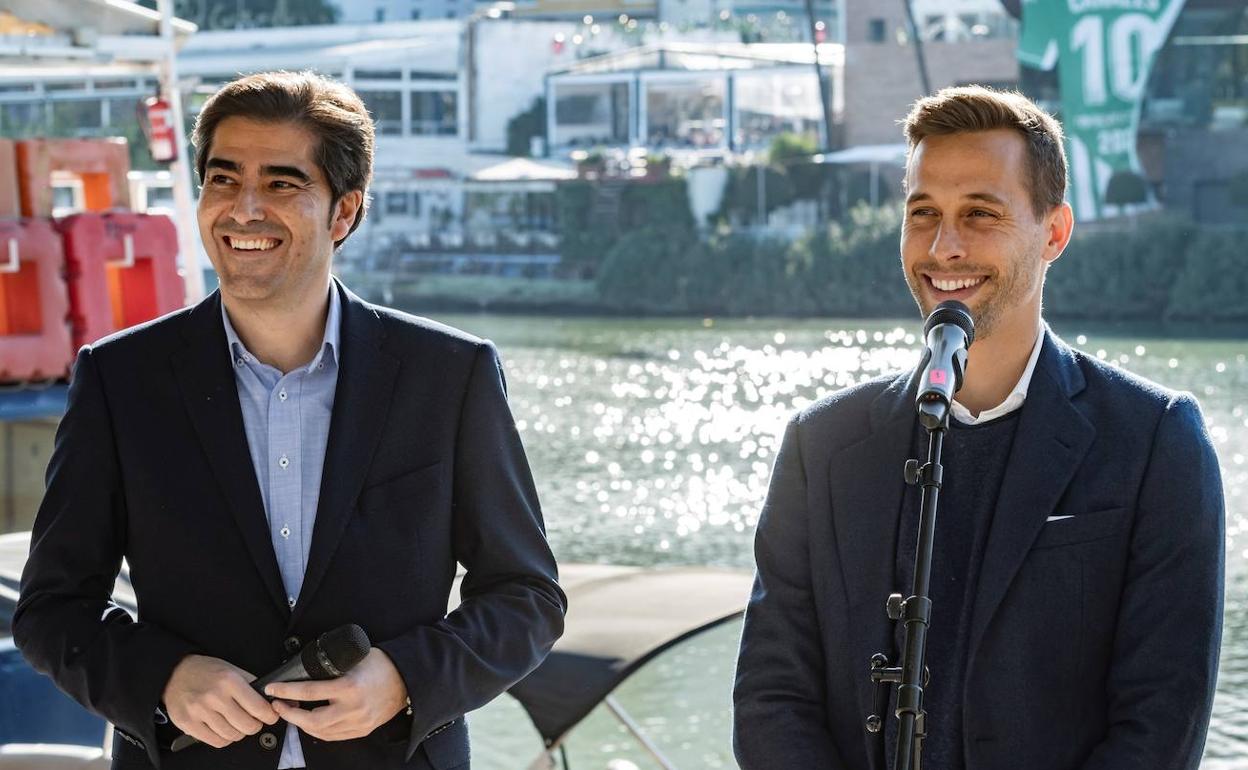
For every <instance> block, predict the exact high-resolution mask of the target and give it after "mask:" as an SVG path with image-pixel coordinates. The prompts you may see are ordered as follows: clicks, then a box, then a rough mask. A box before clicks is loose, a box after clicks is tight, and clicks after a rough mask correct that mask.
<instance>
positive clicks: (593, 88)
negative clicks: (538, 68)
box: [554, 83, 632, 147]
mask: <svg viewBox="0 0 1248 770" xmlns="http://www.w3.org/2000/svg"><path fill="white" fill-rule="evenodd" d="M631 122H632V117H631V105H630V103H629V95H628V84H627V83H584V84H582V83H570V84H563V85H559V86H558V87H557V89H556V91H555V138H554V143H555V144H556V145H557V146H560V147H577V146H585V147H592V146H594V145H603V144H605V145H618V144H628V139H629V131H628V128H629V124H630V123H631Z"/></svg>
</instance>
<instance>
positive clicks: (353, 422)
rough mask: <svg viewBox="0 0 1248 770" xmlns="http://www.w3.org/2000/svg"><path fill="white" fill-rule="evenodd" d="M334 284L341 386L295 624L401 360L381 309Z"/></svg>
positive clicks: (359, 481) (322, 568)
mask: <svg viewBox="0 0 1248 770" xmlns="http://www.w3.org/2000/svg"><path fill="white" fill-rule="evenodd" d="M334 284H335V287H336V288H337V290H338V291H339V292H340V293H341V297H342V327H341V331H340V335H339V337H340V340H339V347H340V351H339V359H338V386H337V390H336V391H335V393H334V407H333V414H332V415H331V416H330V422H329V442H328V444H327V445H326V448H325V464H324V467H323V469H322V471H321V492H320V499H319V502H318V504H317V509H316V524H315V525H314V526H313V528H312V546H311V551H310V553H309V554H308V565H307V569H306V571H305V572H304V577H303V587H302V589H301V590H300V592H299V602H298V604H297V605H296V608H295V612H294V615H293V616H292V618H291V623H292V625H293V624H294V623H295V622H296V621H297V620H298V618H299V616H300V615H301V614H302V612H303V611H304V609H305V608H306V607H307V605H308V601H309V599H311V598H312V595H313V594H314V593H315V591H316V589H317V586H318V585H320V582H321V579H322V578H323V577H324V576H325V572H326V570H327V569H328V568H329V563H330V561H331V560H332V559H333V556H334V551H335V550H337V548H338V541H339V540H341V539H342V533H343V530H345V529H346V526H347V522H348V521H349V520H350V518H351V511H352V509H353V506H354V503H355V500H356V497H357V496H358V495H359V493H360V489H361V488H362V487H363V485H364V477H365V475H366V474H367V473H368V469H369V466H370V465H371V464H372V458H373V453H374V452H375V451H376V449H377V444H378V442H379V441H380V440H381V434H382V430H383V429H384V428H385V426H386V419H387V417H388V415H389V409H390V402H391V400H392V397H393V394H394V384H395V380H396V378H397V376H398V372H399V361H398V359H397V358H395V357H394V356H392V355H390V354H389V353H387V352H385V351H384V350H382V349H381V343H382V340H383V339H384V336H385V332H384V329H383V327H382V322H381V318H380V317H379V316H378V315H377V312H376V311H375V310H373V309H372V308H370V307H369V306H368V305H366V304H365V303H364V302H363V301H362V300H361V299H360V298H359V297H357V296H355V295H354V294H352V293H351V292H349V291H347V290H346V288H345V287H343V286H342V284H340V283H338V281H337V280H336V279H335V281H334Z"/></svg>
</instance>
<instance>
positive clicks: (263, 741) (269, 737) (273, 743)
mask: <svg viewBox="0 0 1248 770" xmlns="http://www.w3.org/2000/svg"><path fill="white" fill-rule="evenodd" d="M260 746H261V747H262V748H265V749H275V748H277V736H276V735H274V734H273V733H260Z"/></svg>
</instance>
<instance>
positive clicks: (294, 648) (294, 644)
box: [282, 636, 303, 654]
mask: <svg viewBox="0 0 1248 770" xmlns="http://www.w3.org/2000/svg"><path fill="white" fill-rule="evenodd" d="M282 646H283V647H285V648H286V652H288V653H291V654H294V653H296V652H299V648H300V647H302V646H303V641H302V640H301V639H300V638H299V637H297V636H289V637H286V641H284V642H282Z"/></svg>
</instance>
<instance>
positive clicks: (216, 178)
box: [208, 174, 234, 185]
mask: <svg viewBox="0 0 1248 770" xmlns="http://www.w3.org/2000/svg"><path fill="white" fill-rule="evenodd" d="M232 181H234V180H232V179H230V178H229V177H228V176H226V175H225V174H213V175H212V176H210V177H208V184H217V185H221V184H229V183H230V182H232Z"/></svg>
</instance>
